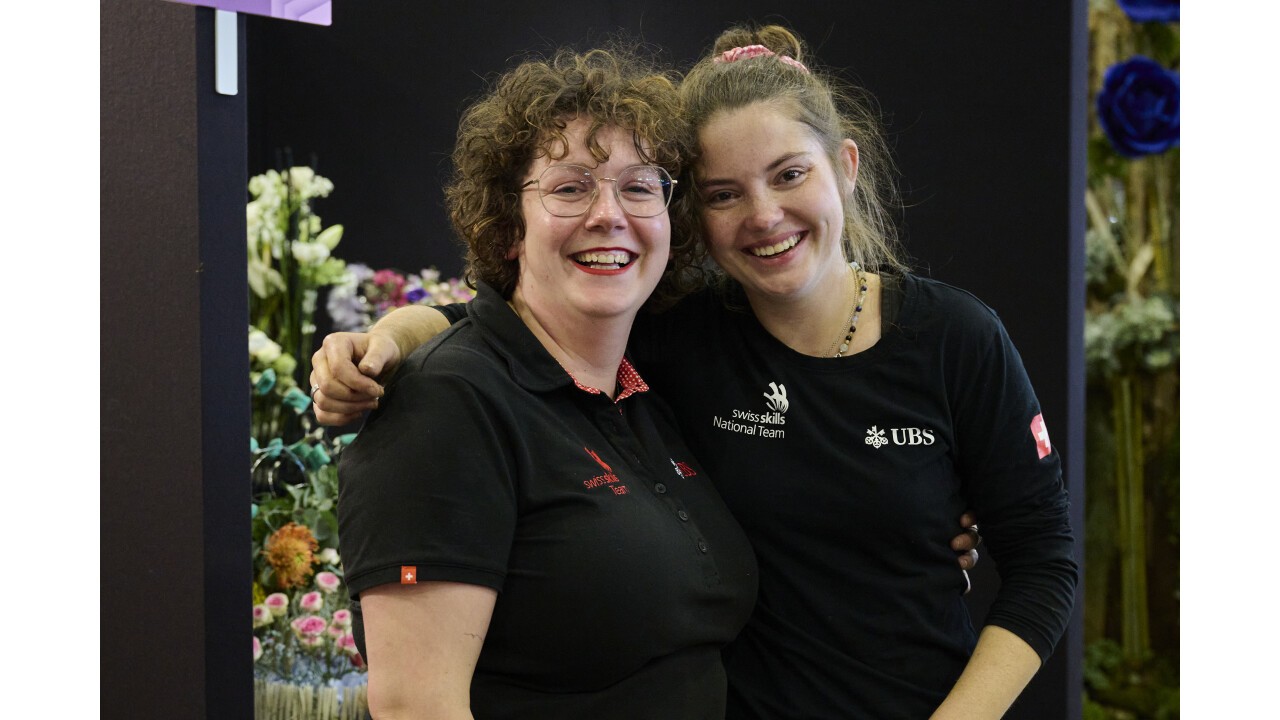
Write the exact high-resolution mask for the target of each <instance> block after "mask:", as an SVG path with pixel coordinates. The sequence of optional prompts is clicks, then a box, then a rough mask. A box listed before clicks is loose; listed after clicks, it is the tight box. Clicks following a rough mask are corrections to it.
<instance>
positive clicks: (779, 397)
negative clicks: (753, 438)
mask: <svg viewBox="0 0 1280 720" xmlns="http://www.w3.org/2000/svg"><path fill="white" fill-rule="evenodd" d="M769 390H770V392H767V393H764V399H765V400H768V401H769V403H768V405H769V409H770V410H772V411H774V412H777V413H784V412H786V411H787V408H789V407H791V404H790V403H788V402H787V386H786V385H779V384H778V383H769Z"/></svg>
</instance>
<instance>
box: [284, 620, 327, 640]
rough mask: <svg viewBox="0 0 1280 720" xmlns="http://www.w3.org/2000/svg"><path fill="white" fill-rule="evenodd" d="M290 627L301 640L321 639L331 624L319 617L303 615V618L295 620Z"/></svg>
mask: <svg viewBox="0 0 1280 720" xmlns="http://www.w3.org/2000/svg"><path fill="white" fill-rule="evenodd" d="M290 625H291V626H292V627H293V632H294V633H296V634H297V635H298V637H299V638H308V637H312V638H313V637H319V636H320V634H321V633H323V632H324V629H325V628H326V627H329V623H327V622H325V620H324V618H322V617H320V616H319V615H303V616H302V617H299V618H294V620H293V622H292V623H290Z"/></svg>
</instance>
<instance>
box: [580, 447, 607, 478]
mask: <svg viewBox="0 0 1280 720" xmlns="http://www.w3.org/2000/svg"><path fill="white" fill-rule="evenodd" d="M582 449H583V450H586V451H587V454H588V455H590V456H591V459H592V460H595V461H596V462H597V463H599V464H600V467H602V468H604V471H605V472H607V473H611V472H613V468H611V467H609V463H606V462H605V461H603V460H601V459H600V456H599V455H597V454H596V452H595V450H592V449H591V448H582Z"/></svg>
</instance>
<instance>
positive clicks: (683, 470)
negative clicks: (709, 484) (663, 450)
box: [667, 458, 698, 478]
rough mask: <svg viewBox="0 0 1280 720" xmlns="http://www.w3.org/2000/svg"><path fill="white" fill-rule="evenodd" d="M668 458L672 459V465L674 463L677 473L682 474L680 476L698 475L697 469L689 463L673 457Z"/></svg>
mask: <svg viewBox="0 0 1280 720" xmlns="http://www.w3.org/2000/svg"><path fill="white" fill-rule="evenodd" d="M667 459H668V460H671V465H672V467H674V468H675V469H676V474H677V475H679V476H680V477H682V478H691V477H693V476H694V475H697V474H698V472H697V471H696V470H694V469H693V468H691V467H689V465H688V464H687V463H682V462H676V461H675V460H672V459H671V458H667Z"/></svg>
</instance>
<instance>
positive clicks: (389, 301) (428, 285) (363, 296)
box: [326, 263, 475, 331]
mask: <svg viewBox="0 0 1280 720" xmlns="http://www.w3.org/2000/svg"><path fill="white" fill-rule="evenodd" d="M474 297H475V291H474V290H472V289H471V288H469V287H467V286H466V285H465V284H464V283H463V282H462V281H461V280H459V279H458V278H450V279H448V280H441V279H440V273H439V272H437V271H436V270H435V268H428V269H426V270H423V271H422V272H420V273H418V274H416V275H415V274H407V275H406V274H403V273H401V272H399V271H397V270H389V269H383V270H373V269H371V268H369V267H368V266H367V265H361V264H358V263H352V264H350V265H348V266H347V269H346V273H345V274H344V275H343V277H342V279H341V280H339V281H338V282H337V283H336V284H335V285H334V286H333V288H332V289H330V290H329V300H328V303H327V304H326V309H327V310H328V311H329V317H330V318H332V319H333V327H334V329H335V330H358V331H362V330H367V329H368V328H369V326H371V325H373V323H375V322H377V321H378V319H379V318H381V317H382V316H383V315H386V314H387V313H389V312H391V311H392V310H394V309H396V308H398V307H403V306H405V305H448V304H450V303H455V302H467V301H468V300H471V299H472V298H474Z"/></svg>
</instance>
